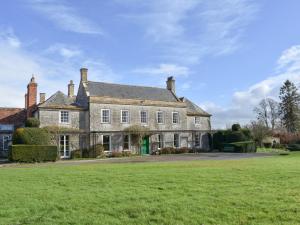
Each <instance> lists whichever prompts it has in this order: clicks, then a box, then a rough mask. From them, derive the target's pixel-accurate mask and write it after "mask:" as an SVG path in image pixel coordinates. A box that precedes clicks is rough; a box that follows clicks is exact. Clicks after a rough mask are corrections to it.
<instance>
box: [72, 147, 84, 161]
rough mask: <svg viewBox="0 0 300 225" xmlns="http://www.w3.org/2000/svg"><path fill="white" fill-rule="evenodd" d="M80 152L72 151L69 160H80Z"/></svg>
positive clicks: (78, 150)
mask: <svg viewBox="0 0 300 225" xmlns="http://www.w3.org/2000/svg"><path fill="white" fill-rule="evenodd" d="M81 157H82V156H81V150H80V149H77V150H74V151H72V152H71V158H72V159H79V158H81Z"/></svg>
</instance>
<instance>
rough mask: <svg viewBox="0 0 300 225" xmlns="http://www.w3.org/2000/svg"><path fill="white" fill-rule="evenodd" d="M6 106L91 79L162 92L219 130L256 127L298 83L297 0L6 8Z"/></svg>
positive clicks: (45, 0)
mask: <svg viewBox="0 0 300 225" xmlns="http://www.w3.org/2000/svg"><path fill="white" fill-rule="evenodd" d="M0 7H1V17H0V106H1V107H24V94H25V91H26V85H27V83H28V82H29V80H30V78H31V77H32V75H34V76H35V77H36V81H37V82H38V85H39V86H38V88H39V92H45V93H46V94H47V97H50V96H51V95H52V94H54V93H55V92H56V91H58V90H61V91H63V92H65V93H67V84H68V82H69V81H70V80H74V82H75V84H76V87H78V83H79V80H80V75H79V69H80V68H81V67H86V68H88V69H89V75H88V76H89V80H92V81H102V82H114V83H121V84H133V85H145V86H155V87H162V88H164V87H165V81H166V79H167V77H168V76H174V77H175V79H176V94H177V95H178V96H179V97H182V96H185V97H187V98H189V99H190V100H192V101H193V102H195V103H196V104H198V105H199V106H201V107H202V108H204V109H205V110H206V111H208V112H209V113H211V114H212V115H213V116H212V126H213V128H215V129H217V128H226V127H229V126H230V125H231V124H232V123H240V124H242V125H244V124H247V123H249V121H251V120H253V119H255V114H254V113H253V108H254V107H255V106H256V105H257V104H258V103H259V101H260V100H262V99H263V98H267V97H272V98H274V99H277V98H278V94H279V88H280V86H281V85H282V83H283V82H284V81H285V80H286V79H290V80H291V81H293V82H295V84H296V85H297V86H298V87H299V84H300V29H299V21H300V13H299V10H300V1H299V0H286V1H274V0H214V1H211V0H151V1H147V0H110V1H99V0H86V1H80V0H4V1H1V3H0Z"/></svg>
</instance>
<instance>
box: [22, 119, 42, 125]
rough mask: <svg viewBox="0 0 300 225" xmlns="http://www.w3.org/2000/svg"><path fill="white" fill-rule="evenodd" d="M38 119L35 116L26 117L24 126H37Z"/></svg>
mask: <svg viewBox="0 0 300 225" xmlns="http://www.w3.org/2000/svg"><path fill="white" fill-rule="evenodd" d="M39 126H40V121H39V120H38V119H37V118H34V117H31V118H28V119H27V120H26V122H25V127H39Z"/></svg>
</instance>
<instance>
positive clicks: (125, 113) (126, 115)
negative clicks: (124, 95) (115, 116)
mask: <svg viewBox="0 0 300 225" xmlns="http://www.w3.org/2000/svg"><path fill="white" fill-rule="evenodd" d="M122 123H129V111H128V110H122Z"/></svg>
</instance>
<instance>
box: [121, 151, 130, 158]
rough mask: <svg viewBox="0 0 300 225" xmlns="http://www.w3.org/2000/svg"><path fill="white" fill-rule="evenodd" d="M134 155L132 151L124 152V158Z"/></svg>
mask: <svg viewBox="0 0 300 225" xmlns="http://www.w3.org/2000/svg"><path fill="white" fill-rule="evenodd" d="M131 155H132V153H131V151H123V152H122V156H123V157H130V156H131Z"/></svg>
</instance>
